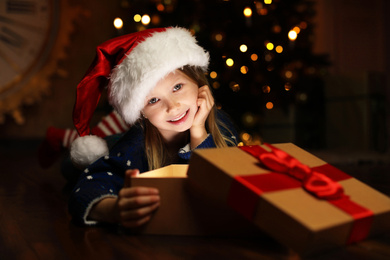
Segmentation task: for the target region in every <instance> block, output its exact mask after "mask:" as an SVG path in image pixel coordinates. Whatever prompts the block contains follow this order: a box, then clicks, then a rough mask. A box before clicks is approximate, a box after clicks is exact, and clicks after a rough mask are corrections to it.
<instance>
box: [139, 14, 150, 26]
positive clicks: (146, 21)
mask: <svg viewBox="0 0 390 260" xmlns="http://www.w3.org/2000/svg"><path fill="white" fill-rule="evenodd" d="M141 23H142V24H143V25H148V24H149V23H150V16H149V15H147V14H144V15H143V16H142V18H141Z"/></svg>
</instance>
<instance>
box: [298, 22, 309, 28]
mask: <svg viewBox="0 0 390 260" xmlns="http://www.w3.org/2000/svg"><path fill="white" fill-rule="evenodd" d="M299 27H301V29H306V28H307V23H306V22H301V23H300V24H299Z"/></svg>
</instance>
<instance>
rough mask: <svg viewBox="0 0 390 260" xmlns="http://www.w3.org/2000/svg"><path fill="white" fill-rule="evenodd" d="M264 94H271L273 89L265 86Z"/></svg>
mask: <svg viewBox="0 0 390 260" xmlns="http://www.w3.org/2000/svg"><path fill="white" fill-rule="evenodd" d="M263 92H264V93H270V92H271V87H270V86H267V85H266V86H263Z"/></svg>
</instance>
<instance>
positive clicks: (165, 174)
mask: <svg viewBox="0 0 390 260" xmlns="http://www.w3.org/2000/svg"><path fill="white" fill-rule="evenodd" d="M187 171H188V164H172V165H168V166H165V167H162V168H159V169H156V170H152V171H148V172H145V173H141V174H140V175H138V176H136V177H133V178H186V177H187Z"/></svg>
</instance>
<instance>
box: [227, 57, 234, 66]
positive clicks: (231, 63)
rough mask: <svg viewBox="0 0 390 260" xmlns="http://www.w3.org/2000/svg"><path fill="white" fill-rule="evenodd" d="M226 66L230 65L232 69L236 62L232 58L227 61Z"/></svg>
mask: <svg viewBox="0 0 390 260" xmlns="http://www.w3.org/2000/svg"><path fill="white" fill-rule="evenodd" d="M226 65H228V66H229V67H232V66H233V65H234V60H233V59H231V58H228V59H227V60H226Z"/></svg>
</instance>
